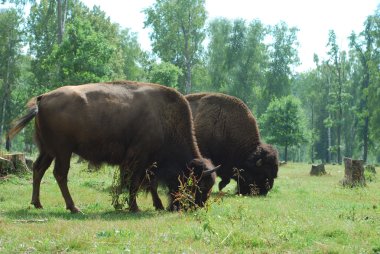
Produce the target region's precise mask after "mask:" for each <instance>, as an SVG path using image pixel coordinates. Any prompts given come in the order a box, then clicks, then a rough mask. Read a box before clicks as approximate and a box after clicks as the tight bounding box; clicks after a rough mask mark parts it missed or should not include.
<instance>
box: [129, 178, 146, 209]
mask: <svg viewBox="0 0 380 254" xmlns="http://www.w3.org/2000/svg"><path fill="white" fill-rule="evenodd" d="M142 180H143V177H142V176H141V174H140V173H139V172H134V173H133V174H132V176H131V178H130V185H129V201H128V205H129V211H131V212H134V213H136V212H139V211H140V209H139V207H138V205H137V201H136V196H137V192H138V191H139V188H140V184H141V183H142Z"/></svg>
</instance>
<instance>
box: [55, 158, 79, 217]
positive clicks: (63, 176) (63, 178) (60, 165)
mask: <svg viewBox="0 0 380 254" xmlns="http://www.w3.org/2000/svg"><path fill="white" fill-rule="evenodd" d="M70 157H71V154H67V155H64V156H62V155H60V156H57V157H56V159H55V165H54V172H53V173H54V177H55V179H56V180H57V182H58V185H59V188H60V190H61V193H62V196H63V198H64V199H65V203H66V209H68V210H70V211H71V213H77V212H79V211H80V210H79V209H78V208H77V207H76V206H75V205H74V201H73V199H72V198H71V195H70V191H69V188H68V186H67V174H68V172H69V168H70Z"/></svg>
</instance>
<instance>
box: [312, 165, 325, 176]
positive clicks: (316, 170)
mask: <svg viewBox="0 0 380 254" xmlns="http://www.w3.org/2000/svg"><path fill="white" fill-rule="evenodd" d="M310 175H311V176H321V175H326V170H325V165H324V164H319V165H311V170H310Z"/></svg>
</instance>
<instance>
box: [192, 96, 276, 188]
mask: <svg viewBox="0 0 380 254" xmlns="http://www.w3.org/2000/svg"><path fill="white" fill-rule="evenodd" d="M186 99H187V100H188V101H189V103H190V107H191V111H192V113H193V120H194V127H195V135H196V138H197V142H198V146H199V149H200V150H201V153H202V155H204V156H205V157H207V158H210V159H211V160H212V161H213V162H214V163H215V164H221V165H222V166H221V168H220V169H219V170H218V172H217V173H218V176H220V177H221V179H222V181H221V182H220V183H219V190H222V189H223V188H224V187H225V186H226V185H227V184H228V183H229V182H230V179H231V178H232V179H235V180H236V181H238V183H239V184H238V192H239V193H240V194H243V195H247V194H259V195H266V194H267V193H268V191H269V190H270V189H271V188H272V187H273V182H274V178H276V177H277V171H278V154H277V150H276V149H275V148H273V147H272V146H271V145H268V144H264V143H262V142H261V141H260V134H259V130H258V127H257V124H256V120H255V118H254V116H253V115H252V113H251V112H250V110H249V109H248V107H247V106H246V105H245V104H244V103H243V102H242V101H241V100H239V99H238V98H235V97H232V96H228V95H225V94H218V93H199V94H190V95H187V96H186ZM240 169H242V170H241V171H240ZM237 170H239V172H238V171H237Z"/></svg>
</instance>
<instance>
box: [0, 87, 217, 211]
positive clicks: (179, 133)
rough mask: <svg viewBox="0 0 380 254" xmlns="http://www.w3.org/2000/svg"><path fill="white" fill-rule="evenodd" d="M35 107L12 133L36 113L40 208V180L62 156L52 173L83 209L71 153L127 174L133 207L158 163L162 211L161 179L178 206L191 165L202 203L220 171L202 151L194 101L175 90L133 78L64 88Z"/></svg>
mask: <svg viewBox="0 0 380 254" xmlns="http://www.w3.org/2000/svg"><path fill="white" fill-rule="evenodd" d="M28 108H29V111H28V114H27V115H25V116H24V117H22V118H20V119H19V120H18V122H16V124H15V126H14V127H13V128H12V129H11V130H10V132H9V133H8V135H9V137H10V138H12V137H13V136H14V135H16V134H17V133H18V132H19V131H20V130H21V129H22V128H23V127H25V125H26V124H27V123H28V122H29V121H30V120H32V119H33V118H34V117H35V138H36V142H37V145H38V148H39V151H40V153H39V156H38V158H37V160H36V162H35V163H34V165H33V195H32V202H31V203H32V204H33V205H34V206H35V207H36V208H42V205H41V202H40V184H41V179H42V177H43V175H44V173H45V171H46V170H47V168H48V167H49V166H50V164H51V163H52V161H53V159H55V165H54V172H53V173H54V177H55V178H56V180H57V183H58V185H59V187H60V190H61V192H62V195H63V197H64V199H65V203H66V208H67V209H69V210H70V211H71V212H73V213H75V212H78V211H79V209H78V208H77V207H76V206H75V205H74V201H73V199H72V198H71V195H70V192H69V189H68V186H67V174H68V171H69V167H70V158H71V155H72V153H75V154H78V155H80V156H81V157H83V158H84V159H86V160H88V161H90V162H92V163H95V164H100V163H103V162H104V163H109V164H111V165H119V167H120V170H121V171H124V172H127V174H128V186H129V202H128V204H129V209H130V210H131V211H138V206H137V203H136V194H137V191H138V189H139V186H140V184H141V183H142V182H143V179H144V177H145V174H146V170H147V169H148V168H150V167H151V166H152V165H153V164H154V165H156V166H157V168H155V170H154V174H155V175H154V178H155V180H154V181H152V182H153V186H149V190H150V191H151V193H152V196H153V203H154V206H155V207H156V208H157V209H163V207H162V202H161V200H160V198H159V196H158V193H157V186H156V184H157V182H158V183H162V184H164V185H166V186H167V187H168V189H169V195H170V197H171V199H170V206H169V207H170V208H171V209H174V208H175V207H177V206H178V201H176V200H175V199H174V193H176V192H177V191H178V186H179V179H180V177H186V176H187V175H189V174H190V171H193V174H194V175H195V176H196V177H197V178H198V180H199V189H198V191H197V193H196V195H195V203H196V204H197V205H199V206H202V205H203V204H204V202H205V201H206V200H207V198H208V196H209V193H210V191H211V188H212V186H213V184H214V182H215V177H216V175H215V173H214V171H215V170H216V169H215V168H214V167H213V166H212V164H211V162H210V161H209V160H207V159H203V158H202V157H201V154H200V152H199V149H198V146H197V143H196V140H195V136H194V134H193V133H194V132H193V123H192V117H191V112H190V107H189V104H188V102H187V101H186V99H185V98H184V97H183V96H182V95H181V94H179V93H178V92H177V91H175V90H174V89H171V88H167V87H164V86H160V85H155V84H146V83H137V82H131V81H118V82H112V83H98V84H86V85H80V86H65V87H61V88H58V89H56V90H53V91H51V92H48V93H45V94H42V95H40V96H38V97H36V98H33V99H32V100H31V101H30V102H29V103H28Z"/></svg>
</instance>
